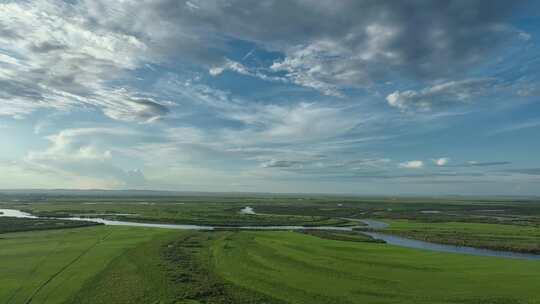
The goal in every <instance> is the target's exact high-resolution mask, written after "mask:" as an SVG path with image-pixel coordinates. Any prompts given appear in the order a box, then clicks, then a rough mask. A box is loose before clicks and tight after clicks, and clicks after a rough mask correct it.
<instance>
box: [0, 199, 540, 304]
mask: <svg viewBox="0 0 540 304" xmlns="http://www.w3.org/2000/svg"><path fill="white" fill-rule="evenodd" d="M0 198H1V196H0ZM246 206H251V207H253V208H254V209H255V211H256V212H257V215H245V214H241V213H240V212H239V211H240V210H241V209H242V208H244V207H246ZM0 208H13V209H19V210H24V211H28V212H31V213H33V214H37V215H45V216H60V217H64V216H90V217H91V216H95V217H105V218H109V219H119V220H128V221H142V222H165V223H179V224H206V225H220V226H238V225H351V223H353V224H358V221H349V220H347V219H344V218H356V219H361V218H376V219H380V220H384V221H386V222H388V223H389V224H390V226H389V227H388V228H386V229H385V232H388V233H392V234H398V235H404V236H408V237H412V238H417V239H422V240H427V241H432V242H438V243H449V244H458V245H469V246H476V247H486V248H492V249H504V250H514V251H522V252H540V251H539V250H540V220H539V219H540V204H539V203H538V202H537V201H536V200H534V199H523V200H521V199H494V198H474V199H465V198H459V197H455V198H444V199H435V198H400V199H396V198H354V197H337V196H309V197H308V196H264V195H261V196H250V195H243V196H240V195H239V196H235V195H228V196H177V197H166V196H163V197H162V196H159V197H158V196H155V197H129V196H114V197H95V196H88V197H86V196H85V197H82V196H65V197H64V196H54V197H52V196H43V197H41V196H40V197H35V196H29V197H26V196H23V197H11V196H10V197H5V198H3V199H2V201H1V202H0ZM426 211H428V212H426ZM86 224H89V223H85V222H71V221H64V220H49V219H34V220H30V219H13V218H2V217H0V303H9V304H18V303H54V304H56V303H61V304H62V303H63V304H71V303H77V304H78V303H113V304H114V303H137V304H138V303H142V304H144V303H152V304H158V303H161V304H164V303H171V304H172V303H184V304H187V303H191V304H196V303H219V304H221V303H236V304H261V303H266V304H281V303H310V304H311V303H313V304H317V303H321V304H323V303H324V304H326V303H340V304H341V303H343V304H348V303H381V304H382V303H456V304H457V303H463V304H475V303H478V304H487V303H504V304H514V303H516V304H517V303H533V304H534V303H536V304H539V303H540V289H539V288H538V286H540V275H538V273H540V261H539V260H518V259H509V258H497V257H479V256H471V255H464V254H451V253H442V252H434V251H426V250H420V249H407V248H403V247H397V246H392V245H388V244H382V243H380V242H377V241H375V240H373V239H372V238H370V237H368V236H366V235H363V234H359V233H358V232H342V231H316V230H309V231H301V232H299V231H296V232H293V231H238V230H232V229H228V230H227V229H220V230H218V231H213V232H210V231H180V230H169V229H155V228H154V229H152V228H139V227H138V228H136V227H118V226H116V227H113V226H103V225H101V226H94V227H84V228H76V226H77V225H86ZM68 227H73V228H70V229H65V228H68ZM42 229H43V230H42ZM26 230H38V231H26ZM13 231H26V232H13Z"/></svg>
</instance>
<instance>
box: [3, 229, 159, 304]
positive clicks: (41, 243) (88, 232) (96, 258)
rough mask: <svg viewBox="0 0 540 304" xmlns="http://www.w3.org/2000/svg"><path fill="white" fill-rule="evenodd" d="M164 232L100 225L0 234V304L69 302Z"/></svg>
mask: <svg viewBox="0 0 540 304" xmlns="http://www.w3.org/2000/svg"><path fill="white" fill-rule="evenodd" d="M0 220H2V219H0ZM164 233H169V231H167V230H160V229H133V228H120V227H112V228H111V227H105V226H99V227H92V228H75V229H62V230H48V231H36V232H18V233H7V234H0V286H1V288H0V303H64V302H66V301H68V300H69V299H70V298H71V297H72V296H73V295H74V294H75V293H77V292H78V290H79V289H80V288H81V286H82V285H83V284H84V283H85V282H86V281H87V280H89V279H90V278H92V277H94V276H95V275H97V274H98V273H100V272H101V271H103V270H104V269H106V268H107V267H109V266H110V263H111V261H112V260H113V259H114V258H116V257H118V256H120V255H122V253H123V252H125V250H126V249H128V248H134V247H136V246H138V245H140V244H142V243H144V242H147V241H149V240H151V239H153V238H154V237H156V236H158V235H162V234H164Z"/></svg>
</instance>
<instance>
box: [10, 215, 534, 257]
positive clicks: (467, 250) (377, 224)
mask: <svg viewBox="0 0 540 304" xmlns="http://www.w3.org/2000/svg"><path fill="white" fill-rule="evenodd" d="M0 217H19V218H38V217H36V216H33V215H31V214H29V213H26V212H22V211H19V210H14V209H0ZM61 219H64V220H74V221H88V222H95V223H100V224H105V225H111V226H133V227H149V228H167V229H183V230H214V229H221V228H223V229H242V230H334V231H352V230H353V227H334V226H316V227H308V226H241V227H220V226H205V225H181V224H155V223H137V222H126V221H114V220H107V219H103V218H85V217H70V218H61ZM349 220H355V221H359V222H362V223H364V224H365V226H359V227H362V228H369V229H383V228H386V227H388V224H387V223H384V222H382V221H376V220H371V219H362V220H359V219H349ZM362 233H365V234H367V235H369V236H371V237H373V238H375V239H379V240H383V241H385V242H386V243H387V244H390V245H395V246H401V247H408V248H416V249H423V250H431V251H439V252H451V253H461V254H471V255H478V256H491V257H504V258H514V259H529V260H531V259H534V260H537V259H540V255H537V254H528V253H519V252H512V251H499V250H491V249H483V248H476V247H468V246H455V245H446V244H437V243H431V242H425V241H419V240H414V239H409V238H405V237H401V236H396V235H392V234H386V233H381V232H376V231H362Z"/></svg>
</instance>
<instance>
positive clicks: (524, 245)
mask: <svg viewBox="0 0 540 304" xmlns="http://www.w3.org/2000/svg"><path fill="white" fill-rule="evenodd" d="M386 222H387V223H389V224H390V226H389V227H388V228H387V229H385V232H388V233H391V234H397V235H402V236H407V237H410V238H414V239H419V240H424V241H430V242H435V243H443V244H452V245H460V246H473V247H481V248H489V249H496V250H509V251H518V252H526V253H540V228H539V227H534V226H519V225H500V224H483V223H463V222H440V223H426V222H418V221H410V220H386Z"/></svg>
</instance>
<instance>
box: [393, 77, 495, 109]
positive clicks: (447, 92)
mask: <svg viewBox="0 0 540 304" xmlns="http://www.w3.org/2000/svg"><path fill="white" fill-rule="evenodd" d="M494 85H495V79H493V78H473V79H466V80H461V81H450V82H445V83H441V84H436V85H434V86H431V87H427V88H424V89H422V90H418V91H415V90H407V91H395V92H393V93H392V94H389V95H388V96H387V97H386V101H387V102H388V104H389V105H391V106H393V107H396V108H399V109H401V110H407V109H416V110H423V111H428V110H431V109H432V108H434V107H441V106H443V107H444V106H448V105H452V104H459V103H467V102H470V101H472V98H473V97H477V96H479V95H482V94H485V93H486V92H487V90H488V89H489V88H493V86H494Z"/></svg>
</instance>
